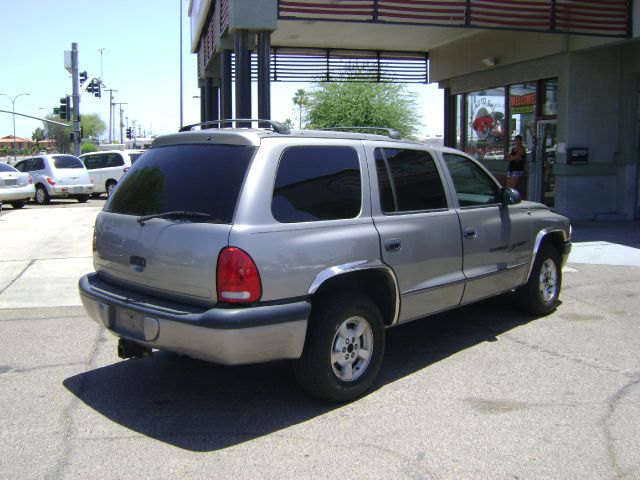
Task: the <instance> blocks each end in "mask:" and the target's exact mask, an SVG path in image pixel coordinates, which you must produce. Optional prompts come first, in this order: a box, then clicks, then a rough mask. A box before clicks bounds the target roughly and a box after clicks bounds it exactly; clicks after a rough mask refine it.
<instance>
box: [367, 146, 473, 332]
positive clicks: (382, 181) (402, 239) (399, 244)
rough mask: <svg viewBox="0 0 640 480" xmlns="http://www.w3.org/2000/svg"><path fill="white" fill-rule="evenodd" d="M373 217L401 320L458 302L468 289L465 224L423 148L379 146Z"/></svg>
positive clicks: (376, 160)
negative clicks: (464, 260)
mask: <svg viewBox="0 0 640 480" xmlns="http://www.w3.org/2000/svg"><path fill="white" fill-rule="evenodd" d="M371 155H372V156H373V158H374V159H375V171H376V179H377V180H376V181H373V182H372V191H373V195H372V197H373V199H374V200H373V202H372V208H373V211H374V213H373V217H374V222H375V226H376V228H377V230H378V232H379V235H380V243H381V251H382V258H383V259H384V261H385V262H386V263H387V264H388V265H389V266H391V268H392V269H393V271H394V272H395V275H396V278H397V280H398V284H399V288H400V294H401V307H400V317H399V321H407V320H412V319H414V318H418V317H422V316H425V315H427V314H430V313H433V312H437V311H440V310H444V309H447V308H450V307H452V306H456V305H458V304H459V303H460V300H461V298H462V293H463V290H464V274H463V272H462V242H461V235H460V224H459V221H458V215H457V214H456V212H455V210H453V209H452V208H449V202H450V199H449V198H448V196H447V193H446V190H445V188H444V184H443V181H442V172H441V171H440V169H439V167H438V165H437V163H436V161H435V159H434V158H433V157H432V155H431V154H430V153H429V152H427V151H426V150H423V149H420V148H399V147H397V146H396V145H393V144H391V145H389V146H388V147H384V148H375V149H374V150H373V152H372V153H371Z"/></svg>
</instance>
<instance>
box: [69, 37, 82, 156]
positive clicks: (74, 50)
mask: <svg viewBox="0 0 640 480" xmlns="http://www.w3.org/2000/svg"><path fill="white" fill-rule="evenodd" d="M71 82H72V95H71V98H72V102H73V108H72V109H71V119H72V125H73V126H72V128H73V132H72V139H73V154H74V155H75V156H76V157H77V156H79V155H80V82H79V80H78V44H77V43H72V44H71Z"/></svg>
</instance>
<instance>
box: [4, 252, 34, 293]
mask: <svg viewBox="0 0 640 480" xmlns="http://www.w3.org/2000/svg"><path fill="white" fill-rule="evenodd" d="M36 262H37V259H33V260H30V261H29V263H28V264H27V266H26V267H24V268H23V269H22V271H21V272H20V273H19V274H18V275H16V276H15V278H14V279H13V280H11V281H10V282H9V283H7V284H6V285H5V286H4V287H3V288H2V289H0V295H2V294H3V293H4V292H6V291H7V289H8V288H10V287H11V285H13V284H14V283H16V282H17V281H18V280H19V279H20V277H22V275H24V273H25V272H26V271H27V270H29V268H31V266H32V265H33V264H34V263H36Z"/></svg>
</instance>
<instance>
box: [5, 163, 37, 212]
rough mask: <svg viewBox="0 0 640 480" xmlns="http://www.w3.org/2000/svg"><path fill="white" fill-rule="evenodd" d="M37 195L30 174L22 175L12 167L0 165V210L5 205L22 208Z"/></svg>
mask: <svg viewBox="0 0 640 480" xmlns="http://www.w3.org/2000/svg"><path fill="white" fill-rule="evenodd" d="M35 193H36V189H35V187H34V186H33V180H32V179H31V176H30V175H29V174H28V173H21V172H19V171H18V170H16V169H15V168H13V167H12V166H11V165H7V164H6V163H0V208H1V207H2V204H3V203H10V204H11V206H12V207H13V208H22V207H24V204H25V203H27V202H28V201H29V200H31V199H32V198H33V196H34V195H35Z"/></svg>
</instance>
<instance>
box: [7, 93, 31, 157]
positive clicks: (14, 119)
mask: <svg viewBox="0 0 640 480" xmlns="http://www.w3.org/2000/svg"><path fill="white" fill-rule="evenodd" d="M0 95H2V96H3V97H7V98H8V99H9V100H11V104H12V106H13V108H12V112H13V115H12V116H13V163H16V159H17V157H16V100H17V99H18V97H21V96H22V95H29V94H28V93H19V94H18V95H16V96H15V97H13V98H11V97H10V96H9V95H7V94H6V93H0Z"/></svg>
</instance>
